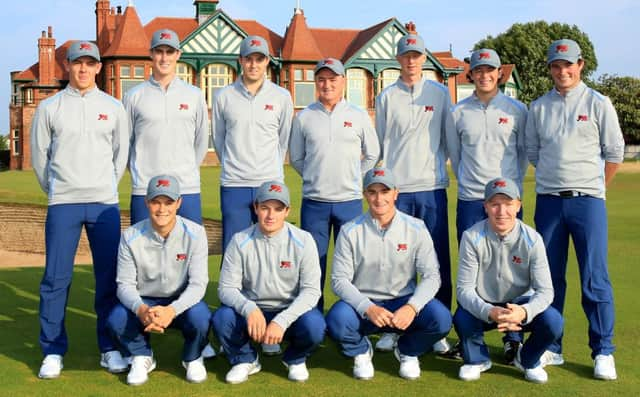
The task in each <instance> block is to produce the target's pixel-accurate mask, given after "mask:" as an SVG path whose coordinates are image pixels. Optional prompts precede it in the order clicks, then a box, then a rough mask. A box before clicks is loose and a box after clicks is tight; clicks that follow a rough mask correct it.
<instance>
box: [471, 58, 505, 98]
mask: <svg viewBox="0 0 640 397" xmlns="http://www.w3.org/2000/svg"><path fill="white" fill-rule="evenodd" d="M500 74H501V72H500V69H499V68H494V67H493V66H489V65H480V66H476V67H475V68H473V70H472V71H471V79H472V80H473V85H475V87H476V92H477V93H479V94H491V93H495V92H497V91H498V82H499V81H500Z"/></svg>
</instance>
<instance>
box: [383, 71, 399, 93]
mask: <svg viewBox="0 0 640 397" xmlns="http://www.w3.org/2000/svg"><path fill="white" fill-rule="evenodd" d="M399 77H400V70H399V69H385V70H383V71H382V73H380V76H379V77H378V92H380V91H382V90H384V89H385V88H387V87H388V86H390V85H391V84H393V83H395V82H396V81H397V80H398V78H399Z"/></svg>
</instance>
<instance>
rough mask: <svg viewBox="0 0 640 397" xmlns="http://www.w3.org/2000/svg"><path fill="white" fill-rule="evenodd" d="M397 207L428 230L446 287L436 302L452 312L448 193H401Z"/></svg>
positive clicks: (442, 289)
mask: <svg viewBox="0 0 640 397" xmlns="http://www.w3.org/2000/svg"><path fill="white" fill-rule="evenodd" d="M396 207H397V208H398V209H399V210H400V211H402V212H404V213H406V214H409V215H411V216H414V217H416V218H419V219H422V220H423V221H424V224H425V225H426V226H427V229H428V230H429V234H430V235H431V239H432V240H433V247H434V249H435V250H436V255H437V256H438V262H439V263H440V279H441V282H442V284H441V285H440V289H439V290H438V292H437V293H436V298H437V299H438V300H439V301H440V302H442V303H443V304H444V305H445V306H446V307H447V308H448V309H449V310H451V293H452V292H451V288H452V287H451V259H450V256H449V215H448V212H447V211H448V210H447V191H446V190H445V189H438V190H432V191H425V192H413V193H402V192H400V194H399V195H398V201H396Z"/></svg>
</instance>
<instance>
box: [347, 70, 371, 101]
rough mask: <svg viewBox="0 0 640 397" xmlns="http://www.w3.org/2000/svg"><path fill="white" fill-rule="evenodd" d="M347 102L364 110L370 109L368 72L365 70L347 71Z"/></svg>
mask: <svg viewBox="0 0 640 397" xmlns="http://www.w3.org/2000/svg"><path fill="white" fill-rule="evenodd" d="M347 101H349V103H352V104H354V105H356V106H359V107H360V108H362V109H366V108H367V107H368V103H369V95H368V93H367V72H366V71H365V70H364V69H358V68H354V69H348V70H347Z"/></svg>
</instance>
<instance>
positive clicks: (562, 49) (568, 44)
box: [547, 39, 582, 65]
mask: <svg viewBox="0 0 640 397" xmlns="http://www.w3.org/2000/svg"><path fill="white" fill-rule="evenodd" d="M578 59H582V50H581V49H580V46H579V45H578V43H576V42H575V41H573V40H570V39H560V40H556V41H554V42H553V43H551V45H550V46H549V49H548V50H547V65H549V64H550V63H551V62H553V61H557V60H564V61H568V62H571V63H576V62H578Z"/></svg>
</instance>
